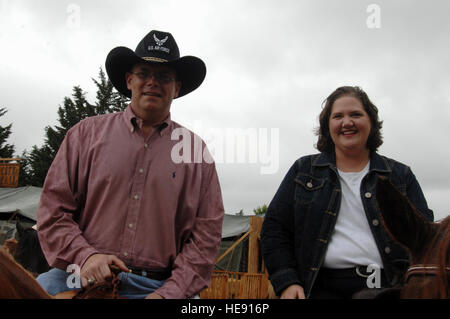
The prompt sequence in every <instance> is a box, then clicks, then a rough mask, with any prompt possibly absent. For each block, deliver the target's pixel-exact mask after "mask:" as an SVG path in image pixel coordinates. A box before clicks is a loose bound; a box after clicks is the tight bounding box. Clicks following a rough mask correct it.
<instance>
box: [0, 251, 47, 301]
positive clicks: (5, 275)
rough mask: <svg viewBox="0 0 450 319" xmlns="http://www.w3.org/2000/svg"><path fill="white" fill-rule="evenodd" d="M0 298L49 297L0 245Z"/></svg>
mask: <svg viewBox="0 0 450 319" xmlns="http://www.w3.org/2000/svg"><path fill="white" fill-rule="evenodd" d="M0 266H1V267H0V268H1V269H2V271H1V272H0V282H1V289H0V298H5V299H7V298H14V299H21V298H33V299H49V298H51V296H50V295H49V294H48V293H46V292H45V290H44V289H42V287H41V286H40V285H39V283H38V282H37V281H36V280H35V279H34V278H33V276H32V275H31V274H30V273H28V272H27V271H26V270H25V269H24V268H23V267H22V266H21V265H19V264H18V263H16V262H15V261H14V260H13V258H12V256H11V255H10V254H8V253H7V252H6V251H5V249H3V248H1V247H0Z"/></svg>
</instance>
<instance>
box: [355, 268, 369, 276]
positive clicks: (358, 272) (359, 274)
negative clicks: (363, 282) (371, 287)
mask: <svg viewBox="0 0 450 319" xmlns="http://www.w3.org/2000/svg"><path fill="white" fill-rule="evenodd" d="M359 267H365V266H356V267H355V271H356V274H357V275H358V276H359V277H362V278H369V276H370V275H364V274H362V273H361V271H360V270H359ZM365 273H367V267H366V271H365Z"/></svg>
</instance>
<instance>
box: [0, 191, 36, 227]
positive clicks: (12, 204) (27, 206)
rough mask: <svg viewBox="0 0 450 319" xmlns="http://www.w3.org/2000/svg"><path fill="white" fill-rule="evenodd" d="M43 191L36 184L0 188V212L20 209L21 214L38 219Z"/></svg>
mask: <svg viewBox="0 0 450 319" xmlns="http://www.w3.org/2000/svg"><path fill="white" fill-rule="evenodd" d="M41 192H42V188H40V187H34V186H25V187H18V188H0V214H1V213H13V212H15V211H18V213H19V214H20V215H22V216H25V217H27V218H29V219H31V220H34V221H36V214H37V207H38V204H39V198H40V197H41Z"/></svg>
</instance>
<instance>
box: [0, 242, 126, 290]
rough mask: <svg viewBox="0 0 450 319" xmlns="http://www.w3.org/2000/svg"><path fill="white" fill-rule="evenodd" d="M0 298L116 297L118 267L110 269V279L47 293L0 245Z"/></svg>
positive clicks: (118, 281)
mask: <svg viewBox="0 0 450 319" xmlns="http://www.w3.org/2000/svg"><path fill="white" fill-rule="evenodd" d="M0 269H1V271H0V299H52V298H54V299H117V298H121V297H120V296H119V294H118V287H119V284H120V280H119V278H118V276H117V274H118V272H120V270H119V269H111V270H112V273H113V276H112V278H111V281H107V282H104V283H97V284H95V285H93V286H90V287H88V288H81V289H79V290H74V291H67V292H63V293H61V294H58V295H55V296H51V295H49V294H48V293H47V292H46V291H45V290H44V289H43V288H42V287H41V286H40V285H39V283H38V282H37V281H36V280H35V279H34V277H33V275H32V274H31V273H30V272H29V271H27V270H26V269H25V268H23V267H22V266H21V265H20V264H18V263H17V262H16V261H15V260H14V258H13V257H12V256H11V255H10V254H9V253H8V252H7V251H6V250H5V249H4V248H3V247H0Z"/></svg>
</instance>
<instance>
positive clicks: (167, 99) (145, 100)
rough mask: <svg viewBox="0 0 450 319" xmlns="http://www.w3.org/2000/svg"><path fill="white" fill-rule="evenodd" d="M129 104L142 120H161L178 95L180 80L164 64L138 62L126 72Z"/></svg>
mask: <svg viewBox="0 0 450 319" xmlns="http://www.w3.org/2000/svg"><path fill="white" fill-rule="evenodd" d="M126 81H127V88H128V89H129V90H130V91H131V106H132V108H133V111H134V112H135V113H136V115H137V116H139V117H140V118H142V119H143V120H163V119H164V118H165V117H167V115H168V114H169V111H170V105H171V103H172V100H173V99H174V98H176V97H177V96H178V93H179V91H180V88H181V82H179V81H177V80H176V73H175V71H174V70H173V69H172V68H170V67H168V66H166V65H164V64H156V63H155V64H150V63H138V64H136V65H135V66H134V67H133V68H132V70H131V72H128V73H127V74H126Z"/></svg>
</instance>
